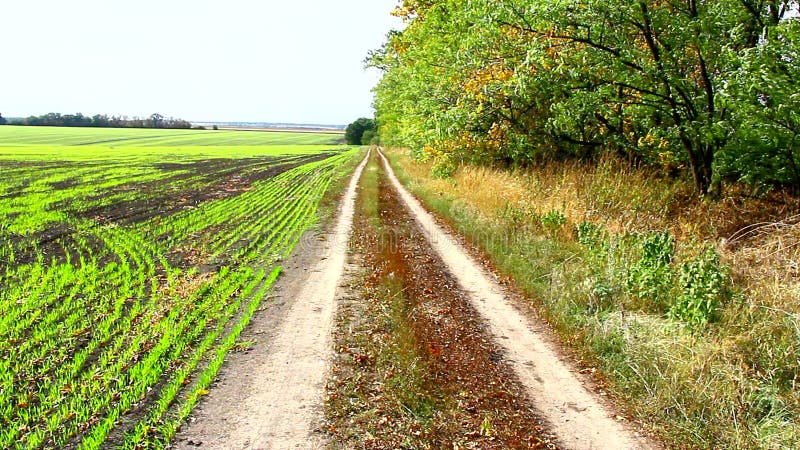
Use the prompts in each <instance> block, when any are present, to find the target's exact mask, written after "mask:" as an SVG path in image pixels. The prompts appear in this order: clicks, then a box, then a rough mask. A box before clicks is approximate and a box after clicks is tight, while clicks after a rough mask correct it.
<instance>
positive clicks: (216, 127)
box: [211, 125, 219, 130]
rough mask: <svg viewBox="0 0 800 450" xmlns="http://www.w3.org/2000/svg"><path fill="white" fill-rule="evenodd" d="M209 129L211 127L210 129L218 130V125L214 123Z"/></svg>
mask: <svg viewBox="0 0 800 450" xmlns="http://www.w3.org/2000/svg"><path fill="white" fill-rule="evenodd" d="M211 129H212V130H219V127H218V126H216V125H214V126H213V127H211Z"/></svg>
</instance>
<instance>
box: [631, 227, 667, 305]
mask: <svg viewBox="0 0 800 450" xmlns="http://www.w3.org/2000/svg"><path fill="white" fill-rule="evenodd" d="M641 247H642V257H641V259H639V260H638V261H636V262H635V263H633V265H631V267H630V270H629V272H628V278H627V280H626V287H627V288H628V289H629V290H630V291H631V292H632V293H633V294H634V295H636V296H638V297H640V298H642V299H646V300H650V301H652V302H655V303H656V304H657V303H659V302H661V301H662V300H663V299H664V297H665V296H666V294H668V293H669V290H670V288H671V286H672V282H673V273H672V266H671V264H672V259H673V258H674V256H675V239H674V238H673V237H672V235H670V233H669V232H668V231H664V232H662V233H653V234H650V235H648V236H646V237H645V238H644V240H643V241H642V244H641Z"/></svg>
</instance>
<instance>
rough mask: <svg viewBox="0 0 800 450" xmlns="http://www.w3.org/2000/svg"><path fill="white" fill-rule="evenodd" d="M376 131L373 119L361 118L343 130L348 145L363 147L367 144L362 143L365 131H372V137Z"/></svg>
mask: <svg viewBox="0 0 800 450" xmlns="http://www.w3.org/2000/svg"><path fill="white" fill-rule="evenodd" d="M376 129H377V124H376V123H375V119H368V118H366V117H361V118H359V119H357V120H356V121H355V122H353V123H351V124H350V125H348V126H347V128H346V129H345V130H344V137H345V140H346V141H347V144H348V145H365V144H369V142H363V141H362V138H363V137H364V133H365V132H366V131H372V134H371V136H374V135H375V130H376Z"/></svg>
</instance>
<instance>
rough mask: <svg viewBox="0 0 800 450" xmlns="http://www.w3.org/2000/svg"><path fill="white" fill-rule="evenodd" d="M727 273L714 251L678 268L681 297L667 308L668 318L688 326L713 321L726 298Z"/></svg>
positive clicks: (699, 325)
mask: <svg viewBox="0 0 800 450" xmlns="http://www.w3.org/2000/svg"><path fill="white" fill-rule="evenodd" d="M726 272H727V270H726V269H725V268H724V267H722V266H721V264H720V262H719V258H718V257H717V253H716V252H715V251H714V250H713V249H707V250H706V251H704V252H703V253H702V254H701V255H700V256H699V257H697V258H696V259H694V260H691V261H687V262H686V263H684V264H683V265H681V269H680V287H681V294H680V295H679V296H678V298H677V300H676V302H675V303H674V304H673V305H672V307H670V310H669V315H670V317H672V318H674V319H678V320H681V321H683V322H685V323H687V324H688V325H689V326H691V327H702V326H705V325H706V324H707V323H709V322H713V321H715V320H716V319H717V313H718V311H719V308H720V307H721V305H722V302H723V301H724V300H725V299H726V298H727V297H728V296H729V293H728V290H727V280H728V276H727V273H726Z"/></svg>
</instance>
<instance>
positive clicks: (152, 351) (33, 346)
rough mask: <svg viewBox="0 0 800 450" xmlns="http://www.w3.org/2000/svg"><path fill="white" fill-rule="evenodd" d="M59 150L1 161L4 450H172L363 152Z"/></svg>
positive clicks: (0, 408)
mask: <svg viewBox="0 0 800 450" xmlns="http://www.w3.org/2000/svg"><path fill="white" fill-rule="evenodd" d="M40 138H41V139H47V137H46V136H40ZM86 151H87V152H89V153H92V152H94V151H95V150H93V149H91V148H88V149H86ZM248 151H249V150H248ZM63 152H64V150H63V148H56V149H53V151H52V154H51V155H50V156H51V157H50V158H49V159H48V158H45V157H44V155H39V156H37V157H35V158H33V159H32V160H30V159H26V158H27V156H25V155H23V156H19V155H17V156H16V157H15V158H11V157H7V158H5V159H4V157H3V151H2V149H0V165H2V166H0V167H2V168H3V175H4V176H3V180H2V181H0V224H2V225H0V257H2V259H0V310H2V311H3V314H2V315H0V448H63V447H72V448H81V449H95V448H100V447H103V448H105V447H115V446H117V447H122V448H143V447H164V446H165V445H166V444H167V443H168V442H169V439H171V437H172V436H173V435H174V433H175V431H176V430H177V428H178V426H179V425H180V423H181V421H182V420H183V419H185V418H186V416H187V415H188V414H189V412H190V411H191V409H192V408H193V406H194V405H195V404H196V403H197V401H198V400H199V398H200V397H201V396H202V395H203V393H205V392H206V391H205V389H206V388H207V387H208V386H209V384H210V383H211V381H213V379H214V377H215V375H216V373H217V371H218V370H219V368H220V366H221V365H222V362H223V361H224V358H225V355H226V354H227V352H228V351H229V350H230V349H231V348H233V347H234V346H235V344H236V340H237V338H238V336H239V334H240V333H241V331H242V330H243V329H244V327H245V326H246V325H247V323H249V321H250V319H251V317H252V315H253V314H254V312H255V311H256V310H257V309H258V307H259V305H260V303H261V301H262V299H263V298H265V297H266V295H267V292H268V290H269V288H270V286H271V285H272V284H273V283H274V282H275V280H276V278H277V276H278V274H279V273H280V267H279V266H278V265H277V264H278V262H279V261H280V260H281V259H282V258H284V257H285V256H287V255H288V254H289V252H291V250H292V248H293V247H294V245H295V244H296V243H297V242H298V240H299V238H300V236H301V234H302V233H303V231H304V230H305V229H307V228H308V227H309V226H310V225H312V224H313V223H314V220H315V211H316V208H317V206H318V203H319V201H320V200H321V198H322V196H323V194H324V193H325V192H326V190H327V188H328V186H329V185H330V183H331V181H332V179H333V177H334V176H335V174H336V170H337V168H338V167H340V166H341V165H342V164H344V163H345V162H346V161H348V160H350V159H351V158H352V157H353V156H354V151H353V150H349V151H344V152H341V151H340V152H330V153H328V154H327V155H326V156H327V157H326V158H324V159H320V158H312V157H313V156H314V155H308V154H303V153H302V152H300V153H293V152H289V153H288V154H278V153H271V152H270V151H265V153H266V156H265V155H261V156H257V155H252V157H247V158H225V159H221V158H207V156H208V155H207V154H205V153H196V154H194V153H191V152H190V154H189V155H187V156H186V157H185V158H182V159H181V160H180V162H179V163H171V164H163V163H162V161H163V160H159V159H157V158H154V157H153V156H152V155H149V154H144V155H137V154H135V153H134V152H130V151H124V152H122V151H121V152H119V153H118V154H117V155H113V156H116V158H114V157H111V156H108V155H107V156H106V157H105V158H104V159H98V160H96V161H93V162H92V163H90V164H80V165H78V164H75V163H73V162H70V158H72V157H76V154H72V155H71V156H70V157H68V158H66V159H60V158H59V156H60V155H62V154H63ZM317 154H319V152H318V153H317ZM5 156H8V155H5ZM81 157H83V156H81ZM81 157H78V159H80V158H81ZM87 160H88V159H87ZM309 161H310V162H309Z"/></svg>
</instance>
